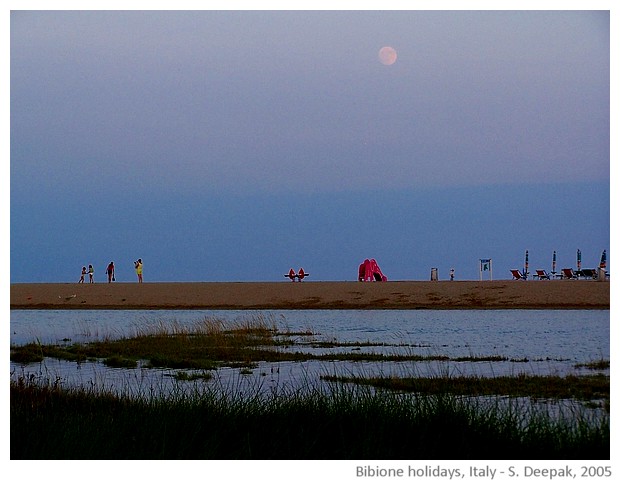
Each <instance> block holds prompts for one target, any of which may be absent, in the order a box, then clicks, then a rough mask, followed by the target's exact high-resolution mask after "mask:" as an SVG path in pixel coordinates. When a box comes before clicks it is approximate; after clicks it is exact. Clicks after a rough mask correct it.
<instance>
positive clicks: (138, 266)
mask: <svg viewBox="0 0 620 480" xmlns="http://www.w3.org/2000/svg"><path fill="white" fill-rule="evenodd" d="M133 265H134V267H135V269H136V275H138V283H142V259H141V258H138V260H137V261H135V262H133Z"/></svg>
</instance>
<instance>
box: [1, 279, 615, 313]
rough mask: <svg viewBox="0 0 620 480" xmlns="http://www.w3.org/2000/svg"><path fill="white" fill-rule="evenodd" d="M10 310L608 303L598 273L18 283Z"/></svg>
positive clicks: (561, 306)
mask: <svg viewBox="0 0 620 480" xmlns="http://www.w3.org/2000/svg"><path fill="white" fill-rule="evenodd" d="M10 306H11V309H54V310H62V309H67V310H72V309H110V310H114V309H122V310H134V309H140V310H155V309H168V310H190V309H202V310H228V309H232V310H237V309H239V310H246V309H247V310H263V309H269V310H278V309H286V310H289V309H290V310H294V309H377V310H381V309H403V310H414V309H609V308H610V284H609V282H597V281H591V280H551V281H549V280H532V281H526V282H524V281H518V280H494V281H454V282H450V281H440V282H430V281H395V282H355V281H348V282H312V281H305V282H301V283H300V282H295V283H293V282H288V281H287V282H284V281H283V282H188V283H180V282H178V283H173V282H166V283H164V282H162V283H142V284H138V283H111V284H108V283H97V284H92V285H91V284H75V283H16V284H12V285H11V305H10Z"/></svg>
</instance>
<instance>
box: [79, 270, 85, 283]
mask: <svg viewBox="0 0 620 480" xmlns="http://www.w3.org/2000/svg"><path fill="white" fill-rule="evenodd" d="M84 275H86V267H82V275H81V276H80V281H79V282H78V283H84Z"/></svg>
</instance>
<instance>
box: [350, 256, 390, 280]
mask: <svg viewBox="0 0 620 480" xmlns="http://www.w3.org/2000/svg"><path fill="white" fill-rule="evenodd" d="M357 278H358V280H359V281H360V282H372V281H376V282H387V277H386V276H385V275H383V272H382V271H381V269H380V268H379V264H378V263H377V261H376V260H375V259H374V258H373V259H371V260H369V259H366V260H364V262H363V263H362V264H361V265H360V266H359V270H358V276H357Z"/></svg>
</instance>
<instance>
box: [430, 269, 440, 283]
mask: <svg viewBox="0 0 620 480" xmlns="http://www.w3.org/2000/svg"><path fill="white" fill-rule="evenodd" d="M437 280H439V278H438V275H437V269H436V268H431V282H436V281H437Z"/></svg>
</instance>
